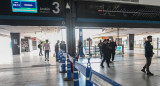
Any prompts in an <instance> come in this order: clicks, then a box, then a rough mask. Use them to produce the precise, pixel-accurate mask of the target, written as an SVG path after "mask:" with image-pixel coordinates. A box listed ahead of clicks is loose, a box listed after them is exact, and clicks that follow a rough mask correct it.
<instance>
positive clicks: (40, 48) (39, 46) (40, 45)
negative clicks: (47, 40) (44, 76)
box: [38, 42, 43, 56]
mask: <svg viewBox="0 0 160 86" xmlns="http://www.w3.org/2000/svg"><path fill="white" fill-rule="evenodd" d="M42 43H43V42H41V43H40V44H39V45H38V48H39V50H40V51H39V56H43V54H42Z"/></svg>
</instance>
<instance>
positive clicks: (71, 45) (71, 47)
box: [65, 3, 76, 56]
mask: <svg viewBox="0 0 160 86" xmlns="http://www.w3.org/2000/svg"><path fill="white" fill-rule="evenodd" d="M70 5H71V4H70V3H67V5H66V20H65V22H66V27H67V51H68V54H69V55H71V56H75V52H76V51H75V50H76V44H75V18H73V17H72V13H71V8H70Z"/></svg>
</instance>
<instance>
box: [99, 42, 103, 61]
mask: <svg viewBox="0 0 160 86" xmlns="http://www.w3.org/2000/svg"><path fill="white" fill-rule="evenodd" d="M102 45H103V42H102V40H100V42H99V44H98V47H99V52H100V55H101V59H102V57H103V56H102Z"/></svg>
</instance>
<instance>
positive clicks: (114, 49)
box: [110, 38, 117, 62]
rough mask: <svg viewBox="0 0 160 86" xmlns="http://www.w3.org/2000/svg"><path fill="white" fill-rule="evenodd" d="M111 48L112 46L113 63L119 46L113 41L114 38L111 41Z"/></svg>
mask: <svg viewBox="0 0 160 86" xmlns="http://www.w3.org/2000/svg"><path fill="white" fill-rule="evenodd" d="M110 46H111V59H112V62H113V61H114V56H115V52H116V48H117V44H116V42H114V41H113V38H112V39H111V42H110Z"/></svg>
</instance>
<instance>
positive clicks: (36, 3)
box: [0, 0, 65, 17]
mask: <svg viewBox="0 0 160 86" xmlns="http://www.w3.org/2000/svg"><path fill="white" fill-rule="evenodd" d="M0 10H1V11H0V15H12V16H13V15H14V16H40V17H64V15H65V12H64V10H65V2H64V0H4V1H3V2H2V4H1V5H0Z"/></svg>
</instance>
